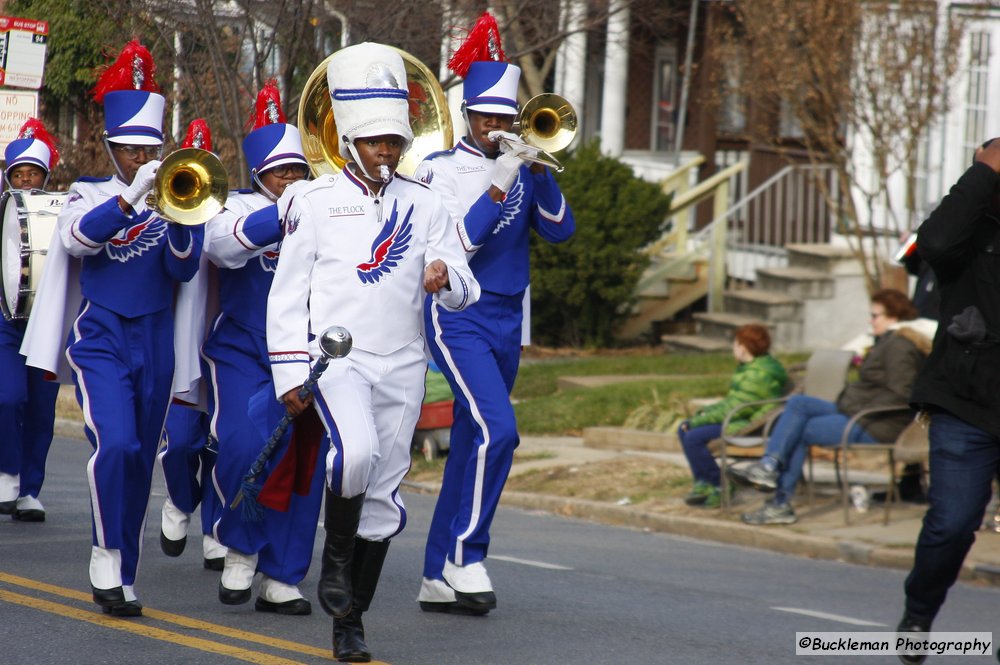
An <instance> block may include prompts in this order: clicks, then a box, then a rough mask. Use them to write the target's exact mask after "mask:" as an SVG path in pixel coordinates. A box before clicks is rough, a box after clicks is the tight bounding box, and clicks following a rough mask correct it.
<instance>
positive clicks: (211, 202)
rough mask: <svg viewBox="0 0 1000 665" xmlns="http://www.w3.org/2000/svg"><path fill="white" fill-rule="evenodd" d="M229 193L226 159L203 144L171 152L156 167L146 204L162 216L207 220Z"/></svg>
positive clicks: (182, 221)
mask: <svg viewBox="0 0 1000 665" xmlns="http://www.w3.org/2000/svg"><path fill="white" fill-rule="evenodd" d="M228 195H229V177H228V175H227V174H226V167H225V166H224V165H223V164H222V160H220V159H219V158H218V156H216V154H215V153H213V152H209V151H208V150H202V149H201V148H181V149H180V150H175V151H174V152H172V153H170V154H169V155H167V157H166V158H164V160H163V162H162V163H161V164H160V167H159V168H158V169H157V170H156V180H155V181H154V183H153V191H152V192H150V193H149V196H147V197H146V205H147V206H148V207H150V208H152V209H153V210H155V211H156V212H157V213H159V215H160V216H161V217H164V218H165V219H168V220H170V221H171V222H176V223H178V224H183V225H185V226H196V225H198V224H204V223H205V222H207V221H208V220H210V219H212V218H213V217H215V216H216V215H217V214H219V211H221V210H222V208H223V206H225V204H226V197H227V196H228Z"/></svg>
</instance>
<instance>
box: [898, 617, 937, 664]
mask: <svg viewBox="0 0 1000 665" xmlns="http://www.w3.org/2000/svg"><path fill="white" fill-rule="evenodd" d="M929 632H931V620H930V619H922V618H920V617H917V616H914V615H912V614H910V613H909V612H903V618H902V619H900V620H899V625H898V626H896V635H897V636H899V637H904V636H903V635H900V633H929ZM914 639H916V640H919V639H921V638H920V637H919V636H917V635H915V636H914ZM897 656H898V657H899V660H900V661H901V662H903V663H907V665H920V663H922V662H924V661H925V660H927V654H924V653H906V652H903V653H899V654H897Z"/></svg>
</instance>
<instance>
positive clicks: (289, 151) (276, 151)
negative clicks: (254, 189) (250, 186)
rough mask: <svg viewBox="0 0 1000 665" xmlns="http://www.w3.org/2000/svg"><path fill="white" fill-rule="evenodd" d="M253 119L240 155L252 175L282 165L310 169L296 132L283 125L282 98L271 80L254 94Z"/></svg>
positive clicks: (297, 131) (296, 130) (290, 126)
mask: <svg viewBox="0 0 1000 665" xmlns="http://www.w3.org/2000/svg"><path fill="white" fill-rule="evenodd" d="M252 120H253V125H254V129H253V130H252V131H251V132H250V133H249V134H247V136H246V138H244V139H243V155H244V156H245V157H246V160H247V167H249V169H250V173H251V175H254V176H255V175H256V174H259V173H262V172H263V171H266V170H268V169H270V168H274V167H275V166H281V165H283V164H302V165H303V166H306V167H308V166H309V162H307V161H306V158H305V155H304V154H303V151H302V137H301V136H300V135H299V130H298V129H297V128H296V127H295V126H293V125H289V124H287V123H285V113H284V111H282V110H281V96H280V93H279V92H278V86H277V83H276V81H274V80H273V79H272V80H270V81H268V82H267V83H265V84H264V87H263V88H261V90H260V92H258V93H257V102H256V104H255V106H254V114H253V116H252Z"/></svg>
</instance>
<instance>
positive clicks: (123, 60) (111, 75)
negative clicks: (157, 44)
mask: <svg viewBox="0 0 1000 665" xmlns="http://www.w3.org/2000/svg"><path fill="white" fill-rule="evenodd" d="M155 74H156V63H154V62H153V56H152V54H150V52H149V50H148V49H147V48H146V47H145V46H143V45H142V44H140V43H139V40H138V39H133V40H132V41H130V42H129V43H128V44H126V45H125V48H123V49H122V52H121V53H120V54H119V55H118V59H117V60H115V61H114V62H113V63H112V64H111V65H109V66H107V67H105V68H104V70H103V71H102V72H101V75H100V77H99V78H98V79H97V85H95V86H94V101H95V102H97V103H98V104H100V103H102V102H103V101H104V95H106V94H107V93H109V92H115V91H118V90H145V91H146V92H159V91H160V86H158V85H156V79H155V78H154V75H155Z"/></svg>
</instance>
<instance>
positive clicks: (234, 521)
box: [202, 81, 323, 615]
mask: <svg viewBox="0 0 1000 665" xmlns="http://www.w3.org/2000/svg"><path fill="white" fill-rule="evenodd" d="M254 118H255V123H254V130H253V131H251V132H250V133H249V134H248V135H247V137H246V138H245V139H244V140H243V152H244V154H245V155H246V160H247V166H248V167H249V169H250V173H251V178H252V183H253V187H252V189H250V190H245V191H240V192H237V193H233V194H231V195H230V196H229V198H228V200H227V201H226V207H225V209H224V210H223V211H222V212H221V213H219V215H218V216H216V217H215V218H214V219H212V220H211V221H209V223H208V225H207V228H206V234H207V237H206V250H205V251H206V253H207V255H208V257H209V258H210V259H211V261H212V262H213V263H214V264H215V265H216V266H218V268H219V271H218V282H219V287H220V292H219V298H220V305H221V313H220V314H219V316H218V318H217V319H216V320H215V322H214V324H213V325H212V331H211V333H210V334H209V337H208V339H207V340H206V342H205V345H204V347H203V349H202V358H203V361H204V363H205V365H206V371H205V374H206V376H208V377H209V382H210V390H209V398H208V400H209V417H210V427H211V432H212V436H213V437H214V438H215V439H216V440H217V441H218V442H219V455H218V459H217V462H216V466H215V471H214V474H213V477H214V483H215V486H216V488H217V491H218V493H219V500H220V502H221V504H222V505H221V507H220V511H219V513H218V515H217V516H216V521H215V525H214V531H215V533H216V537H217V538H218V540H219V541H220V542H221V543H223V545H225V546H226V547H227V548H228V550H227V553H226V558H225V568H224V570H223V573H222V579H221V581H220V582H219V600H220V601H221V602H222V603H225V604H227V605H236V604H241V603H245V602H247V601H248V600H250V596H251V585H252V583H253V579H254V576H255V574H256V573H257V572H258V571H259V572H260V573H261V582H260V585H259V589H258V597H257V601H256V603H255V605H254V608H255V609H256V610H257V611H259V612H277V613H279V614H291V615H304V614H310V613H311V612H312V606H311V605H310V603H309V601H308V600H306V599H305V598H303V597H302V593H301V592H300V591H299V589H298V584H299V582H301V581H302V579H303V578H304V577H305V575H306V573H307V572H308V570H309V563H310V560H311V558H312V550H313V543H314V541H315V536H316V526H317V521H318V518H319V509H320V504H321V503H322V499H323V494H322V483H323V475H322V472H321V471H320V470H319V469H318V467H317V470H316V472H315V474H314V480H313V491H312V492H311V493H309V494H308V495H307V496H295V497H293V498H292V499H291V505H290V507H289V510H288V511H286V512H281V511H276V510H266V511H265V514H264V518H263V521H262V522H248V521H244V520H243V519H242V516H241V509H240V508H239V507H237V508H236V509H233V508H231V507H230V506H231V504H232V502H233V500H234V499H235V497H236V496H237V494H238V492H239V491H240V484H241V481H242V480H243V476H244V474H245V473H246V472H247V469H249V468H250V465H251V464H252V463H253V461H254V459H255V458H256V456H257V454H258V453H259V452H260V450H261V448H262V447H263V445H264V441H265V438H266V434H265V435H262V434H261V433H260V431H259V428H258V427H257V426H256V425H255V422H254V420H253V419H252V418H251V416H250V415H249V413H248V404H249V402H250V401H251V397H253V396H254V395H255V394H258V393H263V394H264V395H266V396H267V403H269V404H272V403H273V400H272V399H270V395H271V394H273V392H274V387H273V385H272V384H271V366H270V363H269V362H268V356H267V343H266V341H265V339H264V333H265V328H266V326H265V313H266V309H267V293H268V291H269V290H270V288H271V280H272V278H273V277H274V271H275V267H276V266H277V264H278V252H279V247H280V243H281V237H282V228H281V225H280V223H279V220H278V209H277V207H276V206H275V201H276V200H277V199H278V197H279V196H280V195H281V193H282V192H283V191H284V190H285V188H286V187H288V186H289V185H290V184H292V183H294V182H296V181H299V180H302V179H303V178H305V177H306V176H307V175H308V173H309V167H308V163H307V162H306V158H305V156H304V155H303V154H302V139H301V138H300V137H299V131H298V129H296V128H295V127H294V126H292V125H290V124H287V123H286V122H285V115H284V113H283V112H282V110H281V99H280V96H279V93H278V88H277V86H276V84H275V82H274V81H269V82H268V83H267V84H266V85H265V86H264V87H263V89H261V91H260V92H259V94H258V96H257V103H256V110H255V114H254Z"/></svg>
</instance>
